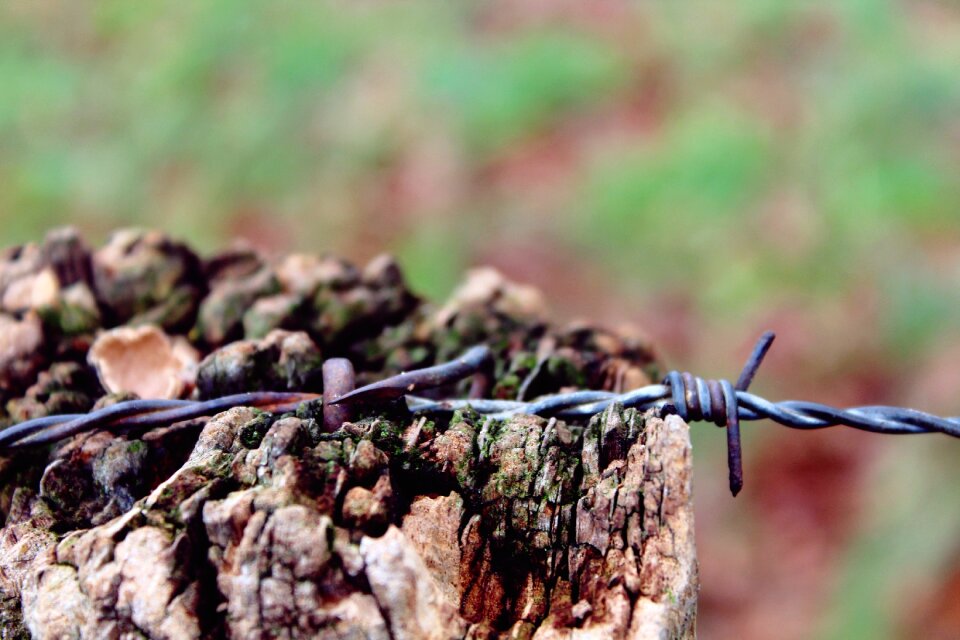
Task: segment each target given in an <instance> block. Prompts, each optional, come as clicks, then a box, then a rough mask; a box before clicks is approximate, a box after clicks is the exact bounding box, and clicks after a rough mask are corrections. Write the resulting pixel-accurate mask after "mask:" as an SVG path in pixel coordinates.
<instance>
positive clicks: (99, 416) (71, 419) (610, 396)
mask: <svg viewBox="0 0 960 640" xmlns="http://www.w3.org/2000/svg"><path fill="white" fill-rule="evenodd" d="M773 339H774V336H773V334H772V333H770V332H768V333H766V334H764V335H763V336H761V338H760V340H759V341H758V342H757V344H756V346H755V347H754V349H753V352H752V353H751V355H750V357H749V358H748V359H747V363H746V365H745V366H744V368H743V370H742V372H741V374H740V376H739V378H738V379H737V383H736V384H731V383H730V382H729V381H727V380H722V379H721V380H711V379H706V378H701V377H698V376H694V375H692V374H690V373H687V372H680V371H671V372H670V373H668V374H667V376H666V377H665V378H664V380H663V382H662V383H661V384H651V385H646V386H644V387H640V388H638V389H633V390H630V391H627V392H625V393H614V392H610V391H591V390H578V391H572V392H568V393H558V394H553V395H548V396H543V397H540V398H536V399H534V400H531V401H519V400H494V399H483V398H469V399H447V400H433V399H429V398H424V397H420V396H415V395H412V394H411V392H413V391H419V390H420V389H422V388H431V387H437V386H441V385H444V384H448V383H450V382H454V381H456V380H459V379H462V378H464V377H467V376H469V375H477V376H478V378H477V379H475V381H474V382H475V384H474V387H476V388H479V389H482V388H483V386H484V385H483V384H477V382H478V380H479V381H480V382H481V383H483V382H484V379H485V378H486V382H487V383H488V382H489V379H488V378H489V375H490V371H489V370H490V367H491V362H492V355H491V353H490V351H489V349H488V348H487V347H485V346H482V345H481V346H478V347H473V348H471V349H469V350H467V351H466V352H465V353H464V354H463V355H461V356H460V357H459V358H457V359H456V360H453V361H451V362H448V363H444V364H440V365H434V366H432V367H427V368H425V369H419V370H415V371H409V372H404V373H402V374H399V375H397V376H393V377H391V378H387V379H385V380H381V381H379V382H375V383H373V384H370V385H367V386H366V387H362V388H360V389H356V390H354V391H351V392H348V393H345V394H344V395H342V396H340V397H339V398H337V399H336V400H333V401H332V402H331V404H332V405H340V404H341V403H343V406H349V405H351V404H361V405H362V404H367V405H376V404H377V403H384V402H392V401H394V400H396V399H399V398H401V397H403V398H404V399H405V401H406V404H407V408H408V409H409V410H410V411H411V412H412V413H414V414H439V413H451V412H454V411H457V410H462V409H467V408H470V409H472V410H473V411H476V412H477V413H479V414H481V415H483V416H485V417H486V418H487V419H488V421H489V420H493V419H507V418H509V417H511V416H515V415H518V414H536V415H541V416H545V417H556V418H560V419H565V420H571V421H576V420H584V419H588V418H590V417H592V416H594V415H596V414H598V413H601V412H602V411H604V410H606V409H607V408H609V407H610V406H612V405H614V404H619V405H621V406H623V407H625V408H636V409H639V410H646V409H657V410H659V411H660V412H661V413H662V414H667V413H676V414H677V415H679V416H680V417H681V418H683V419H684V420H685V421H686V422H701V421H702V422H712V423H713V424H715V425H717V426H719V427H724V428H725V429H726V433H727V461H728V466H729V472H730V489H731V492H732V493H733V494H734V495H736V494H737V492H738V491H739V490H740V487H741V486H742V484H743V469H742V463H741V459H740V458H741V456H740V431H739V425H740V421H741V420H750V421H755V420H763V419H769V420H772V421H774V422H777V423H779V424H781V425H783V426H786V427H790V428H792V429H801V430H812V429H824V428H829V427H835V426H841V425H842V426H848V427H852V428H854V429H860V430H862V431H869V432H871V433H881V434H920V433H943V434H945V435H948V436H952V437H955V438H960V417H953V418H944V417H940V416H936V415H933V414H930V413H926V412H924V411H918V410H916V409H909V408H904V407H891V406H882V405H867V406H859V407H851V408H847V409H838V408H835V407H831V406H828V405H825V404H820V403H817V402H806V401H799V400H787V401H781V402H771V401H769V400H767V399H765V398H762V397H760V396H757V395H755V394H753V393H750V392H749V391H748V390H747V389H748V387H749V386H750V383H751V381H752V380H753V378H754V376H755V374H756V372H757V369H758V368H759V366H760V364H761V362H762V361H763V358H764V356H765V355H766V353H767V351H768V350H769V348H770V345H771V344H772V342H773ZM319 398H320V396H318V395H317V394H311V393H300V392H271V391H255V392H248V393H240V394H235V395H230V396H224V397H220V398H214V399H212V400H204V401H191V400H132V401H128V402H120V403H117V404H114V405H111V406H109V407H106V408H103V409H99V410H97V411H94V412H91V413H88V414H65V415H59V416H47V417H43V418H36V419H33V420H27V421H26V422H22V423H19V424H16V425H12V426H9V427H6V428H4V429H2V430H0V450H2V449H15V448H16V449H19V448H22V447H28V446H36V445H44V444H50V443H52V442H56V441H57V440H61V439H64V438H67V437H70V436H73V435H76V434H78V433H82V432H84V431H90V430H93V429H99V428H110V429H134V428H138V429H140V428H151V427H156V426H162V425H166V424H171V423H174V422H180V421H184V420H190V419H194V418H199V417H203V416H210V415H213V414H215V413H218V412H220V411H224V410H227V409H230V408H232V407H236V406H256V407H261V408H265V409H268V410H271V411H275V412H287V411H295V410H296V409H297V407H298V406H299V405H300V404H301V403H303V402H306V401H316V400H318V399H319Z"/></svg>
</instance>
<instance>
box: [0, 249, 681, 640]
mask: <svg viewBox="0 0 960 640" xmlns="http://www.w3.org/2000/svg"><path fill="white" fill-rule="evenodd" d="M61 245H63V246H67V247H68V248H70V251H47V250H31V249H29V248H28V249H23V250H20V251H17V252H13V253H11V254H10V255H9V256H8V258H6V262H3V261H2V260H0V307H2V308H3V309H2V310H0V320H3V321H4V322H7V323H8V324H11V325H12V326H13V325H15V326H16V327H21V328H24V327H26V329H30V331H29V332H28V333H30V337H31V340H32V341H31V340H26V339H17V340H15V341H14V342H12V343H11V345H8V346H10V348H8V349H7V351H6V353H7V357H6V360H3V361H2V362H0V397H2V399H3V400H4V401H5V403H6V408H7V412H8V416H9V420H10V421H17V420H23V419H26V418H29V417H32V416H36V415H47V414H50V413H70V412H77V411H86V410H88V409H89V408H90V407H91V406H92V405H93V403H94V402H97V403H98V404H100V405H102V404H104V403H107V402H112V401H116V400H117V399H120V398H122V397H124V396H122V395H117V393H114V394H105V390H104V389H102V388H101V387H100V384H98V382H97V376H96V372H95V371H93V369H91V367H90V366H89V365H88V364H87V362H86V356H87V349H88V348H89V344H90V343H91V341H92V338H93V334H94V332H95V331H97V330H98V329H101V328H103V327H108V326H114V325H116V324H122V323H123V322H126V321H129V322H130V323H131V324H138V323H140V322H143V321H144V319H146V321H149V322H152V323H154V324H155V325H156V326H157V327H158V330H160V331H168V332H170V333H171V334H173V336H174V338H175V339H176V340H180V341H183V340H186V338H189V339H190V341H191V343H192V344H193V346H194V347H195V348H196V349H198V350H199V351H201V352H202V353H205V354H206V357H205V358H204V360H203V361H202V362H201V363H200V365H199V372H198V373H197V374H196V380H195V381H193V383H192V384H194V388H195V391H194V393H195V395H198V396H200V397H210V396H216V395H222V394H226V393H234V392H238V391H244V390H253V389H304V388H306V389H314V390H317V389H316V385H317V380H318V376H317V373H318V372H319V369H320V366H319V364H320V362H321V361H322V358H321V355H320V354H321V352H322V353H323V356H325V357H330V356H349V357H350V359H351V361H352V362H354V363H355V364H356V365H357V367H358V370H359V371H360V379H361V381H364V380H370V379H376V378H378V377H382V376H383V375H389V374H390V373H395V372H396V371H398V370H401V369H409V368H413V366H414V365H417V364H419V365H423V364H429V363H431V362H435V361H438V360H443V359H445V358H448V357H450V356H451V355H452V354H454V353H457V352H459V351H460V350H462V349H463V348H464V346H465V345H470V344H475V343H479V342H484V343H486V344H488V345H491V347H492V348H493V350H494V352H495V353H496V355H497V358H498V360H497V362H498V365H497V369H496V372H495V380H494V385H493V388H492V393H493V394H494V395H495V396H497V397H501V398H512V397H521V396H524V395H525V394H527V395H526V397H531V396H534V395H537V394H542V393H552V392H555V391H557V390H560V389H564V388H571V387H587V388H604V389H617V390H622V389H624V388H631V387H634V386H638V385H639V384H643V383H644V382H645V381H649V379H650V378H649V376H651V375H655V374H654V373H653V372H652V371H650V370H649V368H650V367H651V366H652V362H653V361H652V356H650V355H649V349H647V348H646V347H644V346H643V345H641V344H636V343H633V342H630V341H629V340H627V339H625V338H622V337H620V336H618V335H616V334H613V333H610V332H604V331H601V330H598V329H594V328H589V327H583V326H580V327H573V328H569V329H564V330H562V331H561V330H556V329H553V328H550V327H549V325H547V324H546V323H544V322H543V321H542V320H540V319H536V318H535V317H534V316H536V315H537V308H538V304H539V303H538V299H537V296H536V294H535V293H532V292H530V291H529V290H527V289H524V288H519V287H516V286H515V285H512V284H510V283H507V282H506V281H504V280H503V279H502V278H500V277H499V276H497V275H495V274H492V273H491V272H482V273H479V274H474V275H473V276H471V278H470V279H469V281H468V283H467V285H465V286H464V287H463V288H461V290H459V291H458V292H457V293H455V294H454V296H453V297H452V298H451V300H450V301H449V302H448V303H447V304H446V305H445V306H443V307H442V308H439V309H436V310H434V309H432V308H429V307H428V306H426V305H421V303H420V302H419V301H418V300H417V299H416V298H415V297H414V296H412V294H410V293H409V292H408V291H407V290H406V288H405V285H404V284H403V281H402V277H401V276H400V275H399V271H398V270H397V269H396V266H395V265H394V264H393V263H391V262H389V261H385V260H383V259H381V260H378V261H374V262H373V263H371V265H368V267H367V268H366V269H364V270H363V273H362V274H360V273H359V271H357V270H356V269H355V268H353V267H352V266H350V265H346V264H345V263H341V262H338V261H332V260H325V261H322V260H321V261H318V260H316V259H309V258H304V257H300V258H298V259H296V260H286V261H284V262H282V263H281V264H279V265H277V264H273V265H271V264H267V263H266V262H265V261H262V260H261V259H260V258H258V257H256V256H253V255H251V254H247V253H243V252H239V253H233V254H229V255H225V256H221V257H216V258H213V259H211V260H207V261H206V262H203V263H202V264H201V262H200V261H199V259H198V258H196V256H194V255H193V254H192V253H190V252H189V250H188V249H187V248H185V247H184V246H183V245H180V244H177V243H172V242H170V241H169V240H167V239H165V238H164V237H162V236H158V235H156V234H150V233H147V234H145V235H144V234H141V235H135V234H133V232H125V233H123V234H118V236H117V237H116V238H114V239H113V240H111V243H110V244H109V245H108V246H107V247H106V248H104V249H101V250H100V251H98V252H96V253H95V254H94V255H93V257H92V258H91V257H90V256H89V255H88V254H87V253H85V252H86V251H87V250H86V249H85V248H84V246H83V245H82V243H79V241H78V240H77V239H76V237H75V236H72V235H70V234H65V235H60V236H54V237H53V239H52V240H48V245H45V246H49V247H58V246H61ZM115 245H116V246H115ZM41 249H42V248H41ZM63 255H66V256H68V257H70V260H69V261H66V262H65V260H66V259H65V258H62V256H63ZM49 256H53V257H54V258H56V257H57V256H61V258H57V260H59V262H56V261H54V262H51V260H53V259H54V258H50V257H49ZM61 262H63V263H64V264H66V263H67V262H69V265H73V264H74V263H75V264H76V265H81V266H83V265H89V264H90V263H91V262H92V265H93V266H92V271H91V268H84V269H81V268H70V269H66V268H65V267H64V264H60V263H61ZM69 265H67V266H69ZM148 267H149V268H148ZM91 273H92V274H93V275H91ZM61 274H68V275H69V274H73V275H72V276H70V277H67V276H62V275H61ZM156 274H161V275H162V274H174V275H175V277H173V276H171V278H172V279H171V280H170V282H166V281H164V280H163V279H162V278H160V279H159V280H158V277H157V275H156ZM43 278H45V279H46V280H50V279H51V278H55V279H54V280H51V282H52V283H53V286H52V287H51V290H50V295H49V296H47V297H46V298H43V300H41V302H42V306H41V307H38V308H32V307H31V308H29V309H27V310H26V311H23V310H22V309H21V310H16V309H19V307H17V308H16V309H14V308H13V307H11V308H10V309H7V307H6V306H4V305H6V304H11V305H13V304H18V305H19V304H27V303H29V304H34V302H33V298H31V299H30V300H28V301H27V303H21V298H20V297H17V296H12V294H10V293H9V292H10V291H14V292H16V291H19V290H20V289H24V288H29V287H27V285H30V283H33V282H34V281H35V280H37V279H43ZM251 282H252V283H253V284H250V283H251ZM18 283H20V284H18ZM23 283H26V285H23V286H21V284H23ZM264 283H266V284H264ZM161 285H162V286H161ZM31 286H32V285H31ZM68 289H71V291H68ZM161 289H162V290H161ZM166 290H172V291H180V292H185V293H184V296H185V297H177V296H173V297H171V296H169V295H164V294H163V291H166ZM77 291H79V292H80V293H82V294H83V295H80V294H78V293H77ZM278 291H279V293H278ZM134 293H136V296H135V297H134V295H133V294H134ZM188 294H189V295H188ZM10 300H13V302H10ZM77 309H79V310H80V311H83V313H80V311H78V310H77ZM245 309H246V311H244V310H245ZM4 314H6V315H4ZM81 320H82V322H80V321H81ZM111 323H112V324H111ZM34 325H36V326H34ZM277 326H282V327H284V329H286V328H290V329H294V330H292V331H287V330H280V329H276V328H275V327H277ZM185 327H193V329H192V330H190V331H189V333H186V334H183V333H181V334H180V335H177V333H178V332H182V331H185V329H184V328H185ZM26 329H24V330H26ZM238 332H241V333H242V334H243V335H244V336H245V337H246V338H247V339H245V340H240V341H234V342H231V341H230V340H231V339H232V338H231V337H236V336H237V335H238ZM14 334H15V332H8V337H9V336H13V335H14ZM16 335H20V334H16ZM24 335H25V334H24ZM161 342H162V341H161ZM218 346H219V348H217V347H218ZM14 347H15V348H14ZM101 374H102V372H101ZM144 375H150V372H149V371H144ZM100 381H101V383H103V384H104V385H107V384H108V383H109V381H106V380H105V379H104V377H103V376H102V375H101V376H100ZM118 384H119V383H118ZM311 385H313V386H311ZM465 386H466V385H461V386H460V387H457V388H453V387H451V388H448V389H445V390H443V393H444V394H445V395H448V396H449V395H460V394H462V393H463V391H464V389H465ZM107 390H108V391H109V390H111V389H107ZM113 391H117V390H113ZM121 392H122V390H121V391H120V392H118V393H121ZM690 464H691V459H690V441H689V437H688V428H687V425H686V424H684V423H683V421H682V420H680V419H679V418H678V417H676V416H670V417H667V418H665V419H661V418H660V417H658V416H657V415H656V414H655V413H654V412H648V413H646V414H642V413H638V412H637V411H636V410H633V409H627V410H624V409H623V408H622V407H619V406H614V407H611V408H609V409H608V410H606V411H605V412H603V413H602V414H600V415H597V416H594V417H593V418H592V419H591V420H589V421H588V422H587V423H585V424H566V423H564V422H561V421H557V420H554V419H549V420H548V419H544V418H540V417H536V416H517V417H514V418H511V419H508V420H501V421H494V420H489V419H486V418H484V417H482V416H480V415H478V414H476V413H474V412H472V411H470V410H467V411H461V412H458V413H456V414H454V415H453V417H452V418H449V417H444V418H441V417H436V418H424V417H410V415H409V414H408V413H407V412H406V409H405V408H403V407H380V408H372V407H368V408H359V409H357V410H356V412H355V414H354V416H353V419H352V421H349V422H345V423H343V424H342V425H341V426H340V428H338V429H335V430H334V431H333V432H328V430H326V429H324V427H323V418H322V406H321V403H320V402H319V401H316V402H313V403H307V404H304V405H301V407H300V409H298V411H297V412H296V414H286V415H282V416H281V415H273V414H268V413H264V412H261V411H259V410H256V409H251V408H245V407H238V408H234V409H231V410H229V411H226V412H224V413H221V414H219V415H217V416H214V417H212V418H210V419H201V420H194V421H189V422H182V423H177V424H173V425H169V426H166V427H163V428H159V429H153V430H151V431H148V432H146V433H111V432H109V431H102V430H101V431H93V432H90V433H85V434H81V435H77V436H75V437H73V438H71V439H69V440H67V441H65V442H63V443H61V444H59V445H57V446H55V447H52V448H48V449H44V450H25V451H20V452H18V453H16V454H10V453H4V454H0V515H3V516H5V518H6V519H5V524H4V527H3V529H0V640H7V639H13V638H18V639H19V638H30V637H32V638H38V639H47V638H49V639H53V638H57V639H59V638H123V639H128V638H129V639H133V638H170V639H193V638H211V639H212V638H223V637H230V638H240V639H244V640H247V639H249V640H266V639H268V638H358V639H359V638H377V639H379V638H382V639H384V640H404V639H420V638H431V639H434V638H435V639H446V638H533V639H537V640H545V639H552V638H605V639H606V638H614V639H618V638H635V639H647V638H658V639H660V638H663V639H668V638H692V637H694V635H695V620H696V601H697V584H698V583H697V563H696V553H695V548H694V536H693V532H694V528H693V512H692V506H691V467H690Z"/></svg>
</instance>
